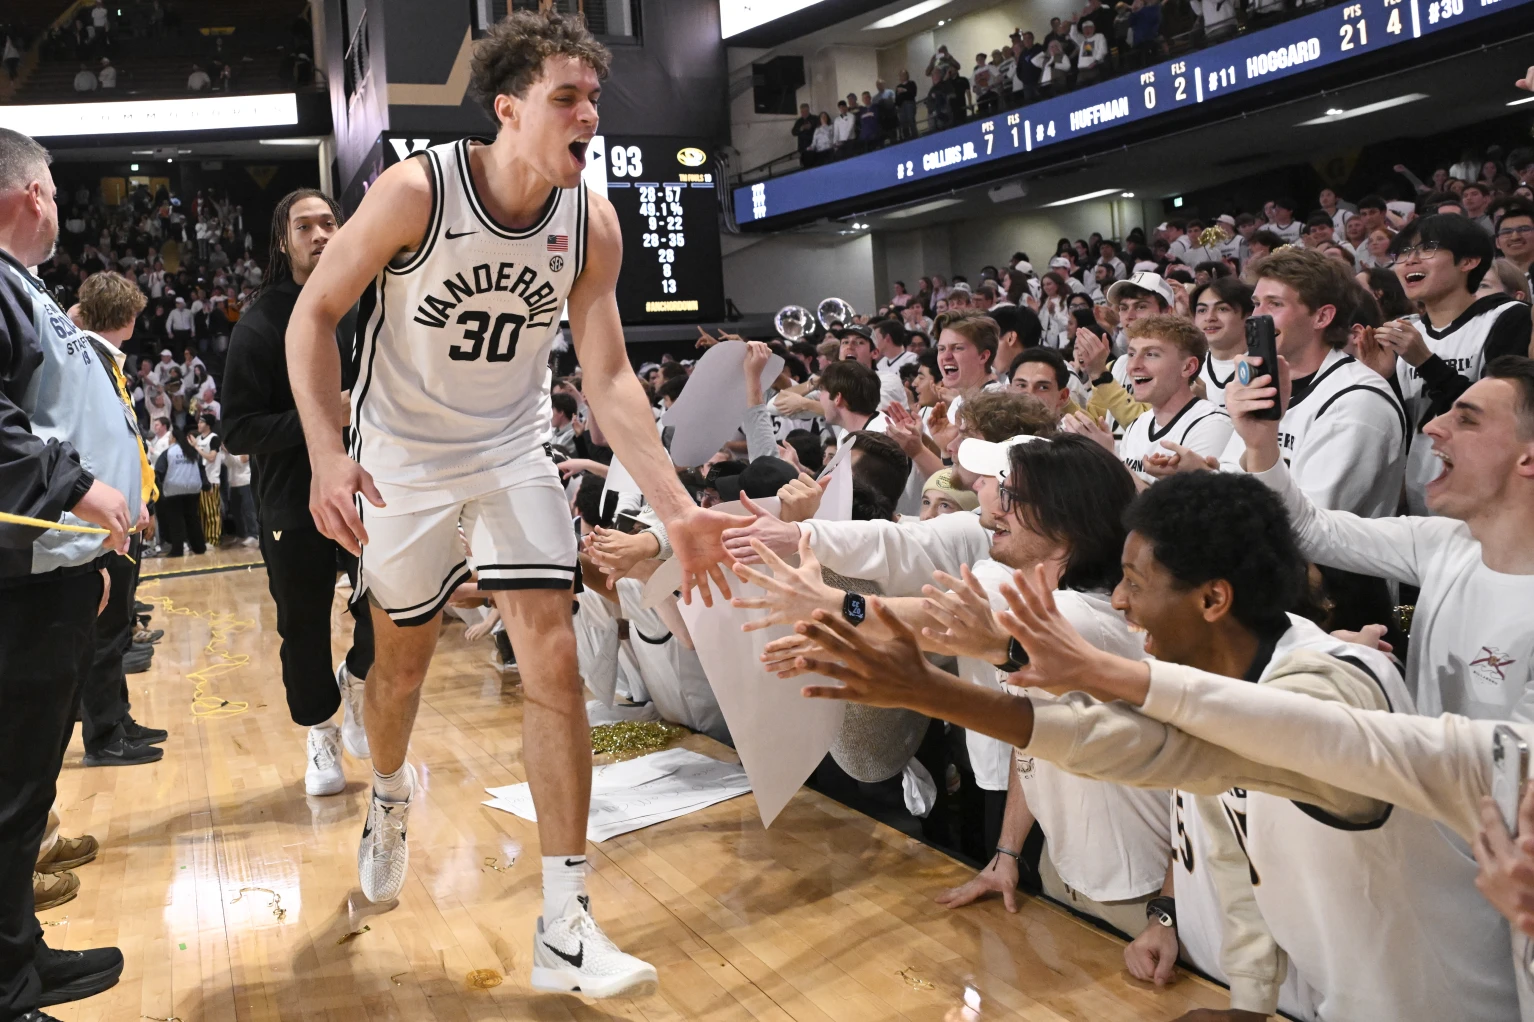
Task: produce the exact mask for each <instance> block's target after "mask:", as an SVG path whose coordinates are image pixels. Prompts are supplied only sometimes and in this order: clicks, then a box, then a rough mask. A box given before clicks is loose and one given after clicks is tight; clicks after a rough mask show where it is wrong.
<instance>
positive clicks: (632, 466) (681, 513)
mask: <svg viewBox="0 0 1534 1022" xmlns="http://www.w3.org/2000/svg"><path fill="white" fill-rule="evenodd" d="M590 204H591V217H590V221H589V226H588V227H587V235H586V244H587V256H586V266H585V268H584V269H583V270H582V271H581V275H580V277H579V279H577V280H576V282H575V286H574V287H573V288H571V290H570V334H571V336H572V338H573V340H574V342H575V355H576V357H577V358H578V359H580V363H581V369H582V372H583V378H582V383H581V390H582V392H583V393H584V394H585V395H586V399H587V400H588V401H589V402H590V403H591V408H592V411H593V412H595V413H596V416H597V419H598V420H599V421H600V422H601V424H602V432H603V433H604V434H606V435H607V438H608V440H609V442H610V443H611V444H612V448H613V453H614V454H616V455H617V457H618V460H619V461H621V462H622V463H623V467H624V468H626V469H628V471H629V474H630V475H632V476H633V477H634V478H635V479H637V480H640V485H641V486H642V487H643V488H644V494H645V497H646V498H647V499H648V500H649V502H650V506H651V507H653V508H654V509H655V512H656V514H658V515H660V519H661V521H662V522H663V523H664V524H665V526H666V533H667V535H668V536H669V537H670V539H671V547H672V549H673V550H675V551H676V557H677V560H678V561H679V562H680V563H681V565H682V592H683V593H684V594H685V595H684V599H688V600H689V601H690V598H691V592H692V587H693V585H694V584H696V585H697V586H698V589H699V593H700V595H701V596H702V597H703V603H704V604H705V605H706V606H713V596H712V594H711V592H710V590H709V586H708V580H709V579H713V582H714V585H716V586H718V587H719V591H720V592H721V593H722V594H724V595H725V596H729V595H730V588H729V583H728V582H726V581H725V577H724V570H723V568H722V567H721V562H723V561H727V560H729V557H728V556H727V555H726V554H725V552H724V541H723V539H722V536H723V533H724V530H725V529H728V528H731V527H732V526H734V525H737V524H739V522H738V520H737V519H736V518H735V517H734V516H732V515H728V514H725V513H723V512H720V511H705V510H704V509H702V508H700V507H698V506H697V505H696V504H694V503H693V502H692V499H691V498H690V497H688V495H687V491H686V490H684V489H682V484H681V483H680V482H678V481H677V477H676V468H675V467H674V466H673V465H672V464H671V457H670V455H668V454H667V453H666V449H665V448H664V447H662V446H661V442H660V435H659V434H658V433H657V432H656V430H655V417H654V416H653V415H651V414H650V405H649V402H647V401H646V400H645V396H644V391H643V389H641V388H640V386H639V378H638V377H636V376H635V375H634V370H633V368H632V367H631V366H630V365H629V360H628V352H627V351H626V350H625V349H624V346H623V324H622V321H621V320H620V319H619V318H618V298H617V286H618V270H619V268H620V267H621V266H622V265H623V239H622V237H621V236H620V234H619V233H618V219H617V217H616V216H615V215H614V213H613V208H612V206H611V204H609V203H608V202H607V200H606V199H603V198H601V197H599V196H596V195H592V196H590Z"/></svg>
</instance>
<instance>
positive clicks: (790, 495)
mask: <svg viewBox="0 0 1534 1022" xmlns="http://www.w3.org/2000/svg"><path fill="white" fill-rule="evenodd" d="M830 483H831V477H830V476H826V477H825V478H824V479H822V480H820V481H819V482H816V481H815V480H814V479H813V478H811V477H810V475H809V473H807V472H803V473H800V475H799V478H797V479H791V480H789V481H788V482H786V483H784V484H783V485H782V487H780V488H779V489H778V517H780V518H782V519H783V521H785V522H805V521H809V520H810V519H811V518H814V517H815V512H817V511H819V510H820V498H821V496H822V495H823V494H824V493H825V491H826V487H827V486H829V485H830Z"/></svg>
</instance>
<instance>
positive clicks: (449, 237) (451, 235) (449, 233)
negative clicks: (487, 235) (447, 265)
mask: <svg viewBox="0 0 1534 1022" xmlns="http://www.w3.org/2000/svg"><path fill="white" fill-rule="evenodd" d="M478 233H479V232H478V231H464V232H463V233H462V234H454V233H453V230H452V228H448V231H447V240H448V241H452V240H453V239H454V238H467V237H468V236H469V235H471V234H478Z"/></svg>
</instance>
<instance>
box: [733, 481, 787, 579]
mask: <svg viewBox="0 0 1534 1022" xmlns="http://www.w3.org/2000/svg"><path fill="white" fill-rule="evenodd" d="M740 503H741V506H742V507H744V508H745V509H746V510H747V511H750V512H751V513H752V514H753V515H755V516H756V517H755V518H753V519H752V521H751V524H750V525H747V526H744V527H737V528H733V529H725V530H724V552H725V556H727V557H729V558H731V559H732V560H735V561H738V562H740V563H741V564H760V563H762V559H761V558H760V557H758V556H757V555H756V550H754V549H753V548H752V546H751V543H752V541H758V542H760V543H761V544H762V545H763V546H765V547H766V548H767V549H769V550H771V551H772V552H773V553H775V554H778V555H779V556H781V557H787V556H788V555H789V554H791V553H793V552H794V551H795V550H797V549H799V531H800V530H799V526H797V525H795V524H793V523H792V522H785V521H784V520H783V519H781V518H779V517H778V516H777V515H775V514H773V513H772V512H770V511H765V510H763V509H762V508H761V507H759V506H758V505H757V503H756V502H755V501H754V500H752V499H751V498H750V497H748V496H746V495H745V494H744V493H742V494H741V495H740ZM738 520H739V519H737V521H738Z"/></svg>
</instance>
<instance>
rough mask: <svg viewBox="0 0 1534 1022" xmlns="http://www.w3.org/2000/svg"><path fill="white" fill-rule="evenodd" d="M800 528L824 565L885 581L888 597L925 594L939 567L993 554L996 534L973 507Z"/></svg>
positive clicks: (950, 568) (955, 567) (948, 568)
mask: <svg viewBox="0 0 1534 1022" xmlns="http://www.w3.org/2000/svg"><path fill="white" fill-rule="evenodd" d="M799 528H800V529H801V530H803V531H804V532H806V533H808V534H809V537H810V549H811V550H813V551H814V552H815V557H816V558H817V559H818V560H819V561H820V563H821V565H822V566H823V567H826V568H830V569H831V570H832V571H834V572H836V573H837V574H838V575H845V576H847V577H848V578H866V579H868V580H869V581H872V582H877V583H879V586H880V588H882V589H883V590H884V592H885V595H887V596H920V595H921V587H922V586H924V585H930V584H931V582H932V573H933V572H934V571H945V572H947V573H948V574H950V575H954V576H958V574H959V571H960V569H961V568H962V567H963V566H964V565H966V564H970V565H973V564H975V563H977V562H979V561H981V560H984V559H985V558H987V557H989V556H990V551H991V534H990V533H989V532H988V531H986V529H985V527H984V526H982V525H981V524H980V517H979V516H978V515H975V514H972V513H970V512H967V511H960V512H955V513H954V514H951V515H939V516H938V517H936V518H931V519H928V520H927V521H925V522H912V523H911V524H909V525H906V524H897V523H895V522H882V521H881V522H822V521H819V520H816V519H811V520H810V521H807V522H801V523H800V525H799Z"/></svg>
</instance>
